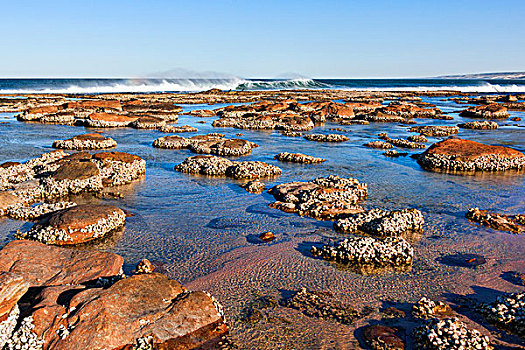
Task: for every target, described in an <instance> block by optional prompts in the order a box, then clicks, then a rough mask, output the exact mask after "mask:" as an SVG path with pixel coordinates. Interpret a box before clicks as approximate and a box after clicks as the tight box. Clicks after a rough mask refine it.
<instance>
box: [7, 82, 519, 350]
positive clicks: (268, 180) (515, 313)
mask: <svg viewBox="0 0 525 350" xmlns="http://www.w3.org/2000/svg"><path fill="white" fill-rule="evenodd" d="M13 97H15V98H11V97H9V98H6V99H2V98H0V113H12V114H14V115H16V120H13V124H15V123H16V124H17V125H22V123H20V122H24V123H27V124H25V125H24V127H28V128H33V129H31V130H32V133H33V134H32V136H31V137H32V139H31V140H38V138H37V137H35V135H36V134H38V133H39V132H42V130H47V129H45V128H49V130H52V131H51V132H50V133H49V134H50V135H51V137H53V138H52V139H49V135H46V136H45V137H47V141H46V142H45V144H37V148H38V147H49V146H50V145H51V142H52V141H53V140H55V139H56V138H64V139H63V140H55V141H54V142H53V147H54V148H59V150H56V151H52V152H49V153H44V154H42V155H40V156H37V157H35V156H36V155H38V154H40V153H41V152H42V151H38V150H36V151H35V149H34V148H35V147H33V146H34V145H35V143H28V144H27V145H23V147H25V148H17V149H16V150H13V151H12V152H8V151H7V148H9V146H7V147H6V148H5V150H4V153H3V154H4V158H6V159H5V160H10V161H7V162H4V163H2V164H0V217H1V218H0V220H1V221H2V222H1V224H2V225H4V226H2V227H5V228H7V229H6V230H5V231H6V232H5V236H4V237H3V240H4V242H5V243H4V245H5V246H4V248H3V249H2V250H1V251H0V349H9V350H11V349H86V348H99V349H106V348H107V349H130V350H131V349H137V350H138V349H234V348H241V349H242V348H246V349H251V348H254V349H255V348H272V349H273V348H275V349H278V348H304V349H308V348H327V349H336V348H341V349H345V348H348V349H353V348H356V349H359V348H369V349H385V348H388V349H493V348H494V349H512V348H516V346H519V345H518V344H521V343H522V339H523V337H524V336H525V335H524V333H523V332H524V330H523V326H522V325H523V307H524V305H523V304H524V300H525V299H524V298H525V297H524V296H523V290H522V289H523V288H522V286H523V281H522V280H523V271H522V269H523V262H522V261H521V260H520V259H521V258H520V252H521V250H522V248H521V247H522V245H521V240H520V239H521V238H520V237H521V236H522V235H519V234H521V233H522V232H523V230H524V229H523V227H524V225H525V221H524V218H523V213H522V212H520V210H519V209H520V208H519V203H517V204H516V203H515V201H516V200H515V194H514V193H513V191H518V192H519V191H520V189H519V187H518V185H516V183H518V182H519V181H520V180H519V176H521V171H522V170H523V168H524V166H525V156H524V155H523V153H522V152H520V151H518V150H521V151H523V150H522V148H523V147H522V146H521V145H520V144H519V137H516V136H512V137H509V138H508V140H507V139H506V138H505V136H506V135H511V134H515V135H519V133H520V132H521V131H522V130H521V129H520V127H521V126H523V125H522V123H519V121H520V120H519V117H518V115H519V113H521V112H514V111H523V110H525V109H524V108H523V104H524V103H525V102H522V100H523V99H524V98H525V96H521V97H520V96H517V95H515V94H513V95H501V94H499V95H496V94H493V95H487V96H484V95H481V96H477V95H474V94H462V93H458V92H452V91H448V92H445V91H441V92H408V91H407V92H380V91H377V92H376V91H374V92H370V91H368V92H362V91H361V92H359V91H338V90H290V91H220V90H210V91H205V92H199V93H184V94H170V93H156V94H97V95H81V94H79V95H65V94H64V95H51V94H49V95H45V94H42V95H27V96H23V97H24V98H23V99H22V98H18V97H17V96H13ZM422 97H423V99H422ZM448 98H450V99H452V100H450V101H444V102H443V103H441V104H440V101H441V100H445V99H448ZM428 101H430V102H428ZM455 102H457V103H458V104H464V103H468V104H470V105H474V106H473V107H468V106H464V107H461V108H460V109H463V111H459V110H458V111H451V110H452V108H450V105H453V104H454V103H455ZM436 105H438V106H436ZM466 107H467V108H466ZM197 108H199V109H197ZM458 116H459V117H460V118H459V119H461V118H478V119H488V120H482V121H471V122H469V121H467V122H464V120H461V122H462V123H460V122H459V121H458ZM11 117H12V115H9V116H6V119H5V120H7V121H8V122H9V123H11V120H10V119H9V118H11ZM506 118H509V120H510V121H512V122H513V124H511V123H510V122H506V121H505V120H504V119H506ZM491 119H500V120H499V121H498V122H497V123H496V122H494V121H491ZM17 120H18V121H20V122H18V121H17ZM179 120H180V123H181V124H183V123H184V124H187V125H181V126H179V124H177V123H178V122H179ZM451 121H452V122H451ZM196 123H203V124H202V125H201V124H200V125H199V126H198V129H199V130H200V133H201V134H200V135H196V134H191V133H196V132H197V131H198V130H197V128H196V127H195V126H194V125H196ZM204 123H205V124H204ZM458 123H459V124H458ZM43 124H53V125H43ZM414 124H416V126H414ZM417 124H419V125H417ZM429 124H432V125H429ZM61 125H64V126H63V127H62V126H61ZM78 128H81V129H82V130H84V128H86V129H87V130H88V131H84V132H81V131H79V132H74V133H73V132H70V131H71V130H77V129H78ZM90 128H121V129H112V130H109V129H106V130H103V131H101V130H92V129H90ZM217 128H221V129H217ZM497 128H499V130H497V131H494V130H495V129H497ZM55 130H58V132H57V133H56V134H54V132H55ZM62 130H66V132H65V133H64V134H60V133H59V131H62ZM79 130H80V129H79ZM216 130H219V131H220V132H221V133H216V132H214V131H216ZM241 130H242V131H241ZM479 130H483V131H479ZM93 131H97V132H98V133H94V132H93ZM239 132H242V133H239ZM507 132H508V134H507ZM10 133H12V130H11V129H10ZM161 133H164V134H161ZM176 133H190V134H189V136H186V135H187V134H186V135H185V137H183V136H180V135H166V134H176ZM387 133H388V135H389V136H388V135H387ZM243 134H244V135H243ZM57 135H64V136H61V137H58V136H57ZM65 135H67V136H65ZM73 135H75V136H73ZM106 135H107V136H106ZM162 135H164V136H162ZM451 135H458V136H459V137H461V138H456V136H452V138H448V139H445V138H446V137H449V136H451ZM109 136H111V137H109ZM283 136H284V137H283ZM10 137H19V135H18V134H13V135H11V134H10V135H9V137H6V138H5V139H4V142H6V141H9V138H10ZM239 137H242V139H241V138H239ZM378 138H379V139H380V140H381V141H378ZM465 138H469V139H472V140H478V141H481V142H483V143H479V142H475V141H471V140H467V139H465ZM440 139H441V141H440ZM50 140H51V141H50ZM429 140H430V141H429ZM516 140H518V141H517V142H516ZM117 141H118V145H117ZM253 141H255V142H256V143H255V142H253ZM308 141H315V142H319V143H315V142H308ZM31 142H34V141H31ZM428 142H432V143H434V144H433V145H431V146H430V147H428V146H429V145H430V143H428ZM6 144H8V143H6ZM500 144H502V145H508V146H495V145H500ZM258 146H261V147H260V148H257V147H258ZM363 146H364V147H363ZM114 147H118V148H117V150H118V151H115V152H100V151H98V150H102V149H108V148H114ZM154 148H159V149H154ZM21 149H23V152H28V151H27V150H28V149H29V150H30V151H29V152H33V153H31V155H30V156H20V155H19V154H27V153H23V152H21V151H20V150H21ZM149 149H150V150H151V152H150V151H149ZM166 149H168V150H177V149H183V150H189V151H191V152H193V153H196V154H197V155H194V156H190V157H188V158H186V159H184V157H185V156H187V155H189V153H187V154H185V153H184V152H185V151H181V152H174V151H166ZM401 149H403V150H402V151H401ZM424 149H425V150H424ZM63 150H78V151H89V152H77V153H72V152H65V151H63ZM121 150H124V151H126V152H131V153H126V152H120V151H121ZM285 150H286V151H285ZM381 150H384V151H381ZM419 150H424V151H423V153H422V154H416V152H421V151H419ZM252 151H253V152H252ZM37 152H38V153H37ZM382 152H384V153H383V154H384V155H386V156H388V158H386V157H383V156H382V155H381V153H382ZM132 153H136V154H137V155H135V154H132ZM310 154H312V155H315V156H312V155H310ZM403 155H410V157H401V156H403ZM240 156H244V157H245V158H243V159H245V160H244V161H242V160H238V159H235V160H234V158H229V157H240ZM28 158H32V159H29V160H26V159H28ZM21 159H23V160H21ZM183 159H184V160H183ZM11 160H17V161H11ZM146 160H147V161H148V179H147V180H146V181H145V182H144V183H142V184H140V185H133V186H135V191H136V192H135V193H134V194H133V195H132V196H128V195H127V194H128V193H126V192H125V191H123V190H121V188H123V187H125V186H123V185H127V184H131V183H133V182H135V181H136V180H139V179H142V178H143V177H144V176H145V173H146ZM279 162H283V163H279ZM284 162H286V164H284ZM416 162H417V163H416ZM177 163H178V164H177ZM302 164H318V165H315V166H314V165H302ZM418 164H419V165H420V166H418ZM277 165H278V166H277ZM280 167H282V169H281V168H280ZM173 169H175V170H176V171H177V172H178V173H177V172H174V171H173ZM426 170H432V171H439V172H441V171H443V172H455V173H456V174H459V175H467V174H468V175H473V176H472V177H469V176H464V177H460V176H457V177H453V176H451V175H449V174H435V173H430V172H427V171H426ZM503 171H505V172H506V173H505V177H504V178H503V177H491V176H492V175H491V174H484V175H482V176H478V172H487V173H488V172H503ZM181 173H182V174H181ZM186 174H189V175H191V176H188V175H186ZM335 174H338V175H340V176H338V175H335ZM197 175H205V176H207V177H202V176H201V177H199V176H197ZM208 176H209V177H208ZM212 176H215V177H225V178H224V179H218V178H212ZM484 176H486V177H484ZM498 176H501V175H498ZM354 177H356V178H357V179H356V178H354ZM458 178H460V179H458ZM358 179H359V180H358ZM150 181H152V183H150ZM365 182H366V183H365ZM121 186H122V187H121ZM498 186H499V187H498ZM153 187H154V188H153ZM267 187H268V188H270V190H269V191H268V193H264V190H265V188H267ZM458 187H462V190H461V191H459V190H457V188H458ZM516 188H517V189H516ZM218 189H219V190H218ZM369 189H370V193H369ZM120 191H122V193H120ZM245 191H247V192H249V193H246V192H245ZM414 191H415V192H416V193H414ZM418 191H420V192H418ZM439 191H441V192H439ZM484 191H485V192H487V193H485V192H484ZM490 191H492V192H490ZM500 191H501V193H500ZM489 192H490V196H493V197H494V198H493V199H492V197H490V198H489ZM251 193H253V194H258V195H252V194H251ZM500 194H501V195H500ZM272 197H273V199H272V200H270V199H271V198H272ZM428 197H432V199H431V200H429V199H428ZM508 198H510V199H508ZM168 199H169V200H168ZM150 200H151V203H152V206H153V209H152V208H149V207H148V203H149V202H148V201H150ZM269 202H271V203H269ZM268 203H269V204H268ZM490 203H492V204H490ZM267 205H268V206H269V207H270V208H268V207H267ZM177 206H182V207H184V208H183V209H181V210H173V208H174V207H177ZM475 206H479V207H485V208H491V210H490V211H487V210H480V209H478V208H476V207H475ZM500 206H501V208H500ZM494 207H495V208H496V209H494V210H492V209H493V208H494ZM130 208H131V209H130ZM195 208H197V209H195ZM468 208H472V209H470V210H468ZM124 209H126V210H124ZM273 209H277V210H273ZM128 210H130V211H128ZM278 210H279V211H278ZM467 210H468V211H467ZM131 212H132V213H131ZM502 213H514V215H506V214H502ZM134 214H137V216H136V217H135V218H133V217H132V216H133V215H134ZM294 214H295V215H294ZM299 216H304V217H306V218H301V217H299ZM313 219H316V220H319V221H316V220H313ZM469 221H470V222H469ZM24 222H25V223H24ZM124 229H125V231H124ZM495 230H498V231H506V232H510V233H514V234H507V233H505V232H499V233H498V232H497V231H495ZM487 237H488V238H487ZM13 238H14V239H15V240H13ZM110 238H111V239H114V240H115V241H118V242H117V243H116V244H115V243H114V242H112V243H111V244H112V245H106V244H105V243H104V241H105V240H106V239H110ZM492 241H494V242H492ZM66 246H67V247H66ZM495 247H496V248H495ZM98 249H101V251H99V250H98ZM108 251H114V252H118V253H119V254H121V255H122V256H124V257H125V259H126V262H125V263H124V258H122V257H121V256H119V255H117V254H114V253H110V252H108ZM139 253H140V254H143V256H144V255H147V254H149V253H151V256H152V257H154V258H155V259H153V258H151V262H150V261H149V260H145V259H143V260H142V261H141V262H140V263H139V264H138V265H137V266H136V267H135V268H134V269H133V266H135V264H136V261H137V260H138V259H136V256H135V255H137V254H139ZM143 256H140V257H139V259H142V258H143ZM148 258H150V256H149V255H148ZM128 259H129V260H131V261H129V260H128ZM130 262H133V264H130ZM132 269H133V271H132ZM158 271H161V272H162V273H158ZM164 273H165V274H166V275H164ZM168 276H169V277H168ZM172 278H175V279H172ZM176 280H177V281H181V282H183V284H184V286H187V287H183V286H182V285H181V284H179V283H178V282H176ZM520 281H521V282H520ZM302 285H303V286H305V287H302ZM191 286H193V287H191ZM195 286H198V287H197V288H195ZM190 287H191V288H190ZM188 289H192V290H198V291H189V290H188ZM203 289H204V290H209V291H212V293H213V294H214V295H217V296H219V298H220V299H221V301H223V300H225V301H226V306H227V308H226V310H224V309H223V308H222V306H221V305H220V304H219V303H218V302H217V301H216V300H215V298H213V297H212V296H211V295H210V294H209V293H207V292H204V291H202V292H201V291H200V290H203ZM322 289H324V290H326V291H322ZM265 293H271V294H272V295H266V294H265ZM422 296H424V297H422ZM470 297H472V298H470ZM474 299H476V300H477V301H476V302H474V301H472V300H474ZM389 305H394V306H395V307H391V308H387V307H386V306H389ZM225 312H226V313H227V314H228V315H229V319H230V318H231V320H232V325H233V327H227V326H226V322H225V319H224V313H225ZM465 315H467V316H468V317H467V316H465ZM230 316H231V317H230ZM229 331H232V332H233V336H234V339H235V342H239V343H240V345H239V346H236V345H235V342H234V341H233V340H232V339H231V338H230V337H229V336H227V335H228V333H229ZM520 342H521V343H520ZM509 344H511V345H509ZM513 346H514V347H513Z"/></svg>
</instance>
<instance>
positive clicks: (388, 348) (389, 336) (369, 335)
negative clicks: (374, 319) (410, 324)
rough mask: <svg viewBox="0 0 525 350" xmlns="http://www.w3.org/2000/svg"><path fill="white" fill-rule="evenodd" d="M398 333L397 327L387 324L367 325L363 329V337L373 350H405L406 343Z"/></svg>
mask: <svg viewBox="0 0 525 350" xmlns="http://www.w3.org/2000/svg"><path fill="white" fill-rule="evenodd" d="M396 333H397V332H396V330H395V329H393V328H390V327H387V326H382V325H373V326H366V327H365V328H364V329H363V338H364V341H365V343H366V344H367V345H368V346H369V347H370V349H372V350H404V349H405V343H404V342H403V340H401V338H400V337H398V336H397V335H396Z"/></svg>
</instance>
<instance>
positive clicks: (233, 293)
mask: <svg viewBox="0 0 525 350" xmlns="http://www.w3.org/2000/svg"><path fill="white" fill-rule="evenodd" d="M424 101H428V102H432V103H435V104H436V105H437V106H438V107H439V108H441V109H442V110H443V111H447V112H453V111H459V110H461V109H463V108H466V105H457V104H455V103H453V102H451V101H441V99H440V98H424ZM220 106H221V105H214V106H207V105H192V106H185V107H184V108H185V110H191V109H202V108H217V107H220ZM510 113H511V116H521V117H522V119H525V113H522V112H510ZM13 115H14V114H13V113H3V114H0V122H3V123H2V124H0V144H1V145H2V147H1V149H0V162H3V161H25V160H27V159H29V158H33V157H36V156H38V155H40V154H42V153H43V152H47V151H51V150H52V148H51V147H50V146H51V144H52V142H53V141H54V140H56V139H63V138H69V137H71V136H74V135H78V134H81V133H84V132H86V131H88V130H86V129H85V128H83V127H72V126H60V125H42V124H34V123H22V122H18V121H16V119H14V118H13ZM451 115H453V116H454V120H452V121H442V120H431V119H415V120H416V121H417V122H418V125H441V124H443V125H456V124H458V123H460V122H464V121H469V120H466V119H465V118H461V117H459V116H458V115H457V113H452V114H451ZM199 120H204V121H206V123H205V124H201V123H198V121H199ZM212 121H213V118H195V117H191V116H185V115H180V116H179V122H178V124H179V125H185V124H189V125H192V126H195V127H197V128H198V129H199V131H198V132H197V133H187V134H180V135H182V136H191V135H194V134H202V133H207V132H220V133H224V134H226V136H229V137H236V136H235V135H236V134H237V133H242V134H243V135H242V136H240V138H243V139H247V140H250V141H253V142H255V143H257V144H258V145H259V146H260V147H259V148H256V149H254V150H252V154H251V155H249V156H245V157H240V158H239V159H242V160H261V161H265V162H268V163H271V164H274V165H277V166H279V167H281V168H282V169H283V174H282V175H281V176H280V177H277V178H274V179H271V180H264V181H263V182H264V183H265V184H266V187H267V188H270V187H271V186H273V185H274V184H278V183H281V182H288V181H297V180H304V181H307V180H311V179H313V178H315V177H317V176H326V175H329V174H336V175H339V176H343V177H355V178H357V179H359V180H360V181H361V182H365V183H367V184H368V188H369V197H368V199H367V200H366V201H365V202H364V205H365V206H366V207H381V208H385V209H400V208H406V207H411V208H417V209H419V210H421V211H422V212H423V215H424V217H425V220H426V223H425V232H424V234H423V236H422V237H421V238H420V239H419V240H416V241H415V242H413V245H414V248H415V261H414V266H413V269H412V270H411V271H410V272H405V273H384V274H378V275H371V276H362V275H359V274H355V273H352V272H349V271H343V270H340V269H336V268H334V267H333V266H332V265H330V264H328V263H326V262H324V261H322V260H318V259H313V258H312V257H311V256H310V255H309V253H308V250H309V248H310V246H311V245H312V244H313V243H316V242H321V241H326V242H328V241H331V240H333V239H337V238H340V237H341V235H338V234H336V233H335V232H334V231H332V229H331V228H332V222H329V221H328V222H322V221H316V220H314V219H310V218H304V217H299V216H297V215H294V214H287V213H283V212H280V211H277V210H273V209H270V208H268V207H267V204H268V203H270V202H271V201H272V197H271V196H270V195H268V194H267V193H263V194H262V195H254V194H250V193H248V192H246V191H244V190H243V189H242V188H240V187H239V186H238V185H239V184H240V183H241V182H239V181H236V180H232V179H224V178H211V177H201V176H191V175H187V174H181V173H178V172H176V171H174V170H173V167H174V166H175V165H176V164H178V163H180V162H181V161H183V160H184V159H185V158H186V157H188V156H190V155H192V153H191V152H190V151H189V150H164V149H155V148H153V147H152V146H151V144H152V142H153V140H155V139H156V138H158V137H160V136H165V135H166V134H162V133H160V132H158V131H149V130H136V129H132V128H121V129H89V131H97V132H103V133H104V134H105V135H107V136H110V137H112V138H113V139H115V140H116V141H117V143H118V147H117V149H116V150H118V151H122V152H129V153H134V154H137V155H139V156H141V157H142V158H144V159H146V161H147V173H146V179H144V180H142V181H139V182H136V183H134V184H132V185H128V186H126V188H124V189H122V190H121V192H123V193H124V194H125V198H123V199H117V200H109V199H106V200H101V199H92V198H79V199H78V200H79V201H81V202H107V203H113V204H116V205H118V206H119V207H121V208H123V209H126V210H129V211H130V212H132V213H133V214H135V216H133V217H130V218H128V219H127V222H126V228H125V230H124V232H123V233H121V236H117V237H115V238H114V239H113V240H110V241H109V242H106V243H104V244H102V243H101V244H99V245H97V246H96V248H98V249H104V250H108V251H113V252H116V253H118V254H120V255H122V256H123V257H124V258H125V263H126V265H125V267H126V270H127V271H128V272H129V271H131V270H132V268H133V267H134V265H135V264H136V263H137V262H138V261H139V260H140V259H141V258H148V259H150V260H152V261H155V262H156V263H157V264H161V265H162V269H163V270H164V271H165V272H167V273H168V274H169V275H170V276H171V277H173V278H175V279H177V280H179V281H180V282H182V283H183V284H185V285H186V286H188V287H189V288H192V289H205V290H208V291H210V292H211V293H212V294H214V295H215V296H216V297H217V299H218V300H219V301H221V302H222V303H223V304H224V306H225V308H226V316H227V318H228V320H229V323H230V326H231V328H232V336H233V339H234V340H235V341H236V342H237V343H238V344H239V347H240V348H241V349H252V348H262V349H296V348H308V349H310V348H312V349H317V348H319V349H353V348H359V345H358V343H357V341H356V340H355V338H354V336H353V334H354V333H353V332H354V330H355V328H356V327H358V326H360V325H361V323H359V322H358V323H357V324H356V325H353V326H344V325H340V324H336V323H334V322H329V321H321V320H317V319H312V318H308V317H306V316H304V315H302V314H300V313H298V312H295V311H293V310H290V309H286V308H281V307H279V308H277V309H275V310H271V311H268V313H269V314H268V315H266V316H265V318H264V320H263V321H261V322H260V323H259V324H257V325H246V324H244V323H243V322H241V320H240V317H239V312H240V311H241V310H242V309H243V308H244V307H245V306H246V305H247V303H248V302H249V301H251V300H253V299H254V298H255V295H258V294H272V295H275V296H278V297H280V296H282V295H286V294H287V293H289V291H292V290H297V289H299V288H300V287H301V286H305V287H307V288H310V289H315V290H329V291H331V292H333V293H334V295H335V296H336V297H337V298H338V299H341V300H344V301H347V302H350V303H352V304H353V305H354V306H355V307H356V308H358V309H360V308H361V307H363V306H365V305H368V306H372V307H376V308H377V307H380V306H381V305H384V303H385V302H386V301H387V300H390V301H395V302H396V303H400V305H403V303H407V302H414V301H416V300H417V299H418V298H420V297H421V296H422V295H428V296H430V297H434V298H438V299H449V298H452V296H454V295H456V294H461V295H467V294H472V295H474V296H475V297H476V298H479V299H480V300H492V299H493V298H494V297H495V296H496V295H497V291H506V292H512V291H519V290H524V289H525V288H523V287H519V286H516V285H514V284H512V283H510V282H507V281H506V280H504V279H502V278H501V273H502V272H505V271H509V270H517V271H521V272H525V244H524V243H525V238H524V237H525V236H524V235H521V236H517V235H512V234H509V233H506V232H499V231H494V230H491V229H486V228H484V227H481V226H479V225H477V224H472V223H469V222H468V221H467V220H466V219H465V217H464V215H465V212H466V211H467V210H468V209H469V208H471V207H479V208H482V209H489V210H494V211H498V212H501V213H507V214H512V213H519V212H521V213H523V212H525V186H524V185H525V174H524V173H523V172H522V173H515V172H511V173H506V174H477V175H468V176H460V175H452V174H442V173H434V172H429V171H425V170H423V169H422V168H421V167H420V166H419V165H418V164H417V162H416V161H415V160H414V159H412V158H410V157H399V158H387V157H385V156H383V155H382V153H383V152H384V151H383V150H377V149H370V148H366V147H364V146H362V145H363V144H364V143H366V142H369V141H372V140H377V139H378V138H377V134H378V133H380V132H386V133H387V134H388V135H389V136H390V137H392V138H396V137H403V138H406V137H407V136H409V135H411V134H412V133H410V132H408V129H409V128H410V127H411V125H401V124H392V123H371V124H370V125H353V126H340V125H336V124H330V123H327V124H325V125H323V126H319V127H317V128H316V129H314V130H313V131H312V132H313V133H318V132H322V133H341V132H339V131H330V130H329V129H330V128H334V127H340V128H343V129H344V130H345V132H344V134H345V135H346V136H348V137H349V138H350V140H349V141H347V142H344V143H333V144H330V143H317V142H311V141H307V140H305V139H303V138H292V137H284V136H282V135H281V134H280V133H278V132H277V131H256V130H253V131H252V130H237V129H233V128H213V127H212V126H211V123H212ZM498 123H499V124H500V125H503V124H510V123H511V124H514V123H515V122H508V121H506V120H504V121H501V120H499V121H498ZM518 123H519V124H520V125H521V126H523V125H525V124H524V122H518ZM459 137H462V138H467V139H470V140H474V141H479V142H482V143H487V144H494V145H506V146H510V147H512V148H515V149H517V150H519V151H521V152H525V128H523V127H516V126H500V128H499V129H496V130H491V131H477V130H464V129H460V133H459ZM439 139H440V138H432V137H429V143H428V144H429V145H430V144H431V143H433V142H436V141H438V140H439ZM282 151H288V152H301V153H305V154H309V155H313V156H316V157H322V158H325V159H327V161H326V162H325V163H322V164H314V165H300V164H293V163H281V162H278V161H276V160H274V159H273V156H274V155H275V154H277V153H279V152H282ZM399 151H405V150H403V149H399ZM406 151H407V152H408V153H409V154H413V153H420V152H422V150H406ZM27 227H28V224H27V223H24V222H19V221H13V220H7V219H0V239H1V240H2V241H3V243H5V242H6V241H8V240H11V239H13V234H14V232H15V231H16V230H17V229H21V228H27ZM264 231H272V232H273V233H274V234H275V236H276V240H274V241H273V242H272V243H270V244H253V243H251V242H253V239H252V238H253V237H254V236H257V235H258V234H259V233H261V232H264ZM453 253H477V254H481V255H484V256H485V258H487V260H488V263H487V264H485V265H482V266H480V267H478V268H477V269H469V268H463V267H457V266H449V265H446V264H444V263H441V262H440V260H439V258H440V257H442V256H444V255H447V254H453ZM374 315H375V316H374ZM270 316H271V317H270ZM371 317H372V318H374V317H376V318H377V317H378V316H377V312H376V314H372V316H371Z"/></svg>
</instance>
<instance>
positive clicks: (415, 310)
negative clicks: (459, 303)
mask: <svg viewBox="0 0 525 350" xmlns="http://www.w3.org/2000/svg"><path fill="white" fill-rule="evenodd" d="M451 313H452V310H451V309H450V306H448V305H447V304H445V303H444V302H442V301H433V300H430V299H428V298H427V297H422V298H421V299H419V300H418V302H417V303H415V304H414V305H413V306H412V315H413V316H414V317H415V318H422V319H430V318H435V317H438V316H441V315H445V314H451ZM438 318H439V317H438Z"/></svg>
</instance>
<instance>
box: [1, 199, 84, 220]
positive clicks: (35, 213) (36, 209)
mask: <svg viewBox="0 0 525 350" xmlns="http://www.w3.org/2000/svg"><path fill="white" fill-rule="evenodd" d="M75 205H77V204H76V203H74V202H57V203H39V204H37V205H34V206H30V207H26V206H23V205H16V206H13V207H11V208H9V210H8V212H7V216H8V217H10V218H11V219H14V220H25V221H33V220H36V219H38V218H39V217H41V216H43V215H45V214H48V213H51V212H54V211H57V210H62V209H66V208H71V207H74V206H75Z"/></svg>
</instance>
